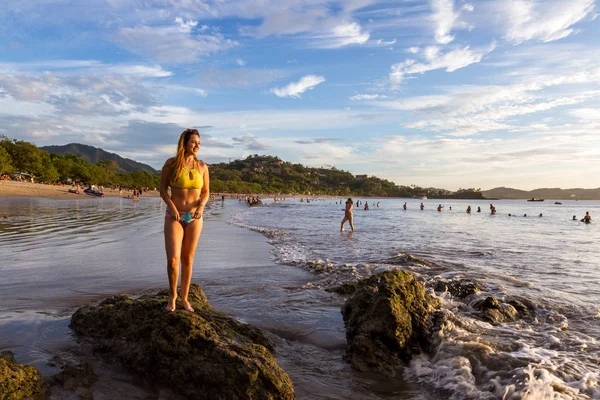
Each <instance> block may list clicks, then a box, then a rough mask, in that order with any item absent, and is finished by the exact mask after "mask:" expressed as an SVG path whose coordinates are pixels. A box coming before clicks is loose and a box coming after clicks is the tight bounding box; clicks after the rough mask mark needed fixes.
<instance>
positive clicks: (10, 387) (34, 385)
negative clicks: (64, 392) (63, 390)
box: [0, 351, 50, 400]
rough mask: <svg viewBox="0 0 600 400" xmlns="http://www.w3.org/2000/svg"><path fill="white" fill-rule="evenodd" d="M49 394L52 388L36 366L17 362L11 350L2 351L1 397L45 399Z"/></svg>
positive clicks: (0, 357) (3, 398)
mask: <svg viewBox="0 0 600 400" xmlns="http://www.w3.org/2000/svg"><path fill="white" fill-rule="evenodd" d="M49 395H50V389H49V387H48V385H47V384H46V382H44V380H43V379H42V377H41V375H40V372H39V371H38V369H37V368H36V367H34V366H32V365H23V364H17V363H16V362H15V360H14V356H13V354H12V353H11V352H9V351H5V352H2V353H0V399H2V400H20V399H29V400H43V399H47V398H48V396H49Z"/></svg>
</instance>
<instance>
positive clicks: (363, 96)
mask: <svg viewBox="0 0 600 400" xmlns="http://www.w3.org/2000/svg"><path fill="white" fill-rule="evenodd" d="M385 98H387V96H385V95H382V94H356V95H354V96H352V97H350V100H353V101H359V100H376V99H385Z"/></svg>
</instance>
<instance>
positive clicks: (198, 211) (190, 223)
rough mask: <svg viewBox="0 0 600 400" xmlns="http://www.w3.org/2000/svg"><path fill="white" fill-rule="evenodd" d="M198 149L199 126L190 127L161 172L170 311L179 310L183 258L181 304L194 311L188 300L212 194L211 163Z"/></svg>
mask: <svg viewBox="0 0 600 400" xmlns="http://www.w3.org/2000/svg"><path fill="white" fill-rule="evenodd" d="M198 150H200V134H199V133H198V131H197V130H196V129H186V130H185V131H183V133H182V134H181V136H180V137H179V142H178V144H177V155H176V156H175V157H173V158H169V159H168V160H167V162H165V165H164V167H163V168H162V171H161V173H160V197H161V198H162V199H163V200H164V201H165V203H166V204H167V212H166V215H165V248H166V251H167V274H168V276H169V302H168V304H167V307H166V309H167V311H175V302H176V300H177V279H178V277H179V262H180V261H181V305H182V306H183V308H185V309H186V310H188V311H190V312H194V309H193V308H192V306H191V305H190V303H189V301H188V292H189V290H190V283H191V281H192V265H193V263H194V253H195V252H196V246H197V244H198V239H200V233H202V225H203V221H202V213H203V212H204V206H206V202H207V201H208V198H209V196H210V193H209V189H210V179H209V176H208V167H207V166H206V164H205V163H204V162H202V161H199V160H198V159H197V158H196V154H197V153H198ZM169 187H170V188H171V196H170V197H169V193H168V188H169Z"/></svg>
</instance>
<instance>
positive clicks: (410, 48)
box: [406, 46, 420, 54]
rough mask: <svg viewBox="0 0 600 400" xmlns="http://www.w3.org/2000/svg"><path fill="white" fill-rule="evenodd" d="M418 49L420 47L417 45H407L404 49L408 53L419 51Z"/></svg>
mask: <svg viewBox="0 0 600 400" xmlns="http://www.w3.org/2000/svg"><path fill="white" fill-rule="evenodd" d="M419 50H420V49H419V48H418V47H416V46H413V47H409V48H408V49H406V52H407V53H410V54H417V53H418V52H419Z"/></svg>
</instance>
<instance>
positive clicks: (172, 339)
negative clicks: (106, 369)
mask: <svg viewBox="0 0 600 400" xmlns="http://www.w3.org/2000/svg"><path fill="white" fill-rule="evenodd" d="M189 299H190V303H191V304H192V306H193V307H194V308H195V309H196V311H195V312H194V313H191V312H188V311H185V310H183V309H178V310H177V311H175V312H172V313H171V312H167V311H166V310H165V306H166V305H167V293H166V291H164V292H161V293H158V294H157V295H154V296H143V297H140V298H138V299H131V298H128V297H127V296H124V295H122V296H115V297H112V298H109V299H106V300H104V301H103V302H102V303H100V304H99V305H97V306H85V307H82V308H80V309H79V310H77V312H76V313H75V314H74V315H73V317H72V320H71V325H70V326H71V328H72V329H73V330H74V332H75V333H76V334H77V335H78V336H80V337H84V338H88V339H90V340H91V342H92V343H93V345H94V349H95V350H96V351H100V352H106V353H108V354H109V355H111V356H112V357H115V358H116V359H118V360H119V361H120V362H121V363H122V364H123V365H124V366H126V367H127V368H129V369H131V370H134V371H137V372H139V373H141V374H143V375H145V376H147V377H150V378H151V379H153V380H155V381H156V382H159V383H162V384H164V385H168V386H169V387H170V388H171V389H172V390H174V391H177V392H179V393H181V394H183V395H184V396H186V397H187V398H189V399H211V400H212V399H293V398H294V389H293V386H292V381H291V380H290V378H289V376H288V375H287V374H286V373H285V372H284V371H283V370H282V369H281V368H280V367H279V366H278V365H277V363H276V361H275V358H274V357H273V346H272V345H271V343H270V342H269V341H268V340H267V338H266V337H265V336H264V335H263V333H262V332H261V331H260V330H259V329H258V328H255V327H253V326H251V325H247V324H243V323H240V322H237V321H236V320H234V319H232V318H231V317H229V316H227V315H225V314H223V313H221V312H220V311H217V310H215V309H214V308H212V307H211V306H210V305H209V304H208V302H207V301H206V297H205V296H204V293H203V292H202V289H200V287H199V286H198V285H192V287H191V289H190V296H189ZM179 307H181V306H179Z"/></svg>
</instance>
